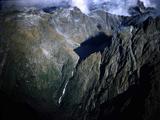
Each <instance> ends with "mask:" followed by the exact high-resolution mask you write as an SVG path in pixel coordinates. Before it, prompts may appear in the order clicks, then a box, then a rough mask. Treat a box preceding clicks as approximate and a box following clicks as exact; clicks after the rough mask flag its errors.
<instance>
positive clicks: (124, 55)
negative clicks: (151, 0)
mask: <svg viewBox="0 0 160 120" xmlns="http://www.w3.org/2000/svg"><path fill="white" fill-rule="evenodd" d="M133 10H134V14H133V15H132V16H130V17H124V16H117V15H113V14H109V13H107V12H105V11H103V10H96V11H94V12H92V13H91V14H89V15H85V14H83V13H82V12H81V11H80V10H79V9H78V8H73V9H70V8H56V9H55V8H54V9H53V8H51V10H50V9H48V8H46V9H43V10H42V9H37V8H33V7H32V8H24V9H21V10H11V11H8V12H4V11H3V12H2V11H1V12H0V91H1V92H0V95H1V96H2V98H3V99H1V100H0V103H1V104H0V105H3V107H2V108H1V110H2V111H4V112H3V113H1V114H2V116H3V117H2V120H7V119H8V117H7V116H9V115H11V113H12V112H13V113H14V112H15V111H14V108H15V107H16V106H23V107H20V108H19V107H17V109H18V111H26V110H29V111H33V112H32V113H33V114H34V115H33V116H35V118H34V119H38V120H39V118H41V119H42V120H106V119H107V120H116V119H120V120H121V119H122V120H128V119H130V120H132V119H133V120H135V119H136V120H159V118H160V115H159V113H160V96H159V94H160V87H159V86H160V84H159V78H160V69H159V68H160V17H159V16H158V15H157V14H156V13H155V12H154V9H145V8H144V9H143V12H142V9H141V8H140V7H138V9H137V8H132V9H131V11H133ZM132 13H133V12H132ZM135 13H136V14H135ZM8 99H9V100H8ZM10 101H11V102H10ZM8 104H9V105H8ZM12 104H16V106H15V105H12ZM26 106H27V107H26ZM6 107H7V109H8V108H10V107H11V108H12V109H10V111H9V112H8V111H5V110H6ZM21 108H23V109H24V110H23V109H21ZM12 110H13V111H12ZM24 113H25V115H24V118H26V116H27V114H28V115H30V112H29V113H26V112H24ZM19 116H20V114H19ZM37 116H38V117H37ZM31 117H32V114H31ZM11 118H12V116H11ZM15 118H17V119H22V118H21V117H17V116H15ZM28 119H30V118H28Z"/></svg>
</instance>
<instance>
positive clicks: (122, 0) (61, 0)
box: [5, 0, 160, 16]
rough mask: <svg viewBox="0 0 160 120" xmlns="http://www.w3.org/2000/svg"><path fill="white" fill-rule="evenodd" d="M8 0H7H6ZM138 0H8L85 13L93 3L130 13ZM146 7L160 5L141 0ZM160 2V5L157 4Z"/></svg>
mask: <svg viewBox="0 0 160 120" xmlns="http://www.w3.org/2000/svg"><path fill="white" fill-rule="evenodd" d="M5 1H7V0H5ZM137 1H138V0H12V1H11V0H10V1H9V0H8V2H9V3H13V4H16V5H17V6H32V5H40V6H61V5H62V4H63V5H64V4H67V5H70V6H72V7H78V8H79V9H80V10H81V11H82V12H83V13H85V14H88V13H89V12H90V7H91V6H92V5H96V6H101V5H102V4H104V3H105V4H106V5H107V6H106V10H107V11H108V12H110V13H112V14H118V15H125V16H127V15H129V14H128V9H129V8H130V7H132V6H135V5H136V4H137ZM140 1H142V2H143V3H144V5H145V6H146V7H156V6H159V5H160V2H157V0H140ZM157 4H158V5H157Z"/></svg>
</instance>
